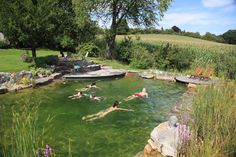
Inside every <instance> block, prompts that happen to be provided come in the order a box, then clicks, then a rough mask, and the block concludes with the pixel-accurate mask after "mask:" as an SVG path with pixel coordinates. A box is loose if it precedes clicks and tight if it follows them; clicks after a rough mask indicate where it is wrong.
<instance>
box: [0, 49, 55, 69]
mask: <svg viewBox="0 0 236 157" xmlns="http://www.w3.org/2000/svg"><path fill="white" fill-rule="evenodd" d="M24 52H26V50H20V49H0V72H16V71H21V70H29V69H30V67H31V66H32V63H24V62H22V61H21V55H22V54H23V53H24ZM28 52H29V54H30V55H31V51H28ZM58 54H59V52H58V51H52V50H37V57H43V56H48V55H58Z"/></svg>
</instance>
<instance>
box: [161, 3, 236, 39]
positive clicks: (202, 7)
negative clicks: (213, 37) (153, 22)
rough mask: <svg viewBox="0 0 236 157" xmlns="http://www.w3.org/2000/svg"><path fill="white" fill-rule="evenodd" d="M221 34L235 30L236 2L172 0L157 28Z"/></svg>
mask: <svg viewBox="0 0 236 157" xmlns="http://www.w3.org/2000/svg"><path fill="white" fill-rule="evenodd" d="M174 25H176V26H178V27H179V28H180V29H181V30H185V31H190V32H199V33H201V34H205V32H211V33H214V34H217V35H219V34H223V33H224V32H226V31H227V30H229V29H236V0H174V1H173V2H172V4H171V7H170V8H169V10H168V11H167V12H166V13H165V16H164V18H163V19H162V21H160V22H159V26H158V27H159V28H161V27H163V28H171V27H172V26H174Z"/></svg>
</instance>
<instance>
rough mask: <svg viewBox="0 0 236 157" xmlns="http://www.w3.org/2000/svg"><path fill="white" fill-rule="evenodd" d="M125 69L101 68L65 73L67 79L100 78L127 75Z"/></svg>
mask: <svg viewBox="0 0 236 157" xmlns="http://www.w3.org/2000/svg"><path fill="white" fill-rule="evenodd" d="M125 73H126V71H125V70H118V69H101V70H97V71H90V72H87V73H75V74H68V75H64V76H63V77H64V78H65V79H99V78H117V77H123V76H125Z"/></svg>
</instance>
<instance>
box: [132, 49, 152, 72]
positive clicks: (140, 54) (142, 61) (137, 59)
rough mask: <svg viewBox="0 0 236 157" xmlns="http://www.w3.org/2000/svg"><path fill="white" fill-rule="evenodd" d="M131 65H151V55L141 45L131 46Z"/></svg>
mask: <svg viewBox="0 0 236 157" xmlns="http://www.w3.org/2000/svg"><path fill="white" fill-rule="evenodd" d="M130 65H131V66H133V67H135V68H140V69H146V68H148V67H151V66H152V65H153V56H152V54H151V53H149V52H148V51H147V50H146V49H145V48H144V47H142V46H138V45H136V46H134V47H133V48H132V59H131V63H130Z"/></svg>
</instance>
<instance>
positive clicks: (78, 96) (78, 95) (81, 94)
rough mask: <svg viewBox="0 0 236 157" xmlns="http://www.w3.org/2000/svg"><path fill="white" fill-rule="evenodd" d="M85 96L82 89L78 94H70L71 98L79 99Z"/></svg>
mask: <svg viewBox="0 0 236 157" xmlns="http://www.w3.org/2000/svg"><path fill="white" fill-rule="evenodd" d="M82 96H83V92H82V91H79V92H78V93H77V94H75V95H71V96H69V97H68V98H71V99H79V98H81V97H82Z"/></svg>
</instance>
